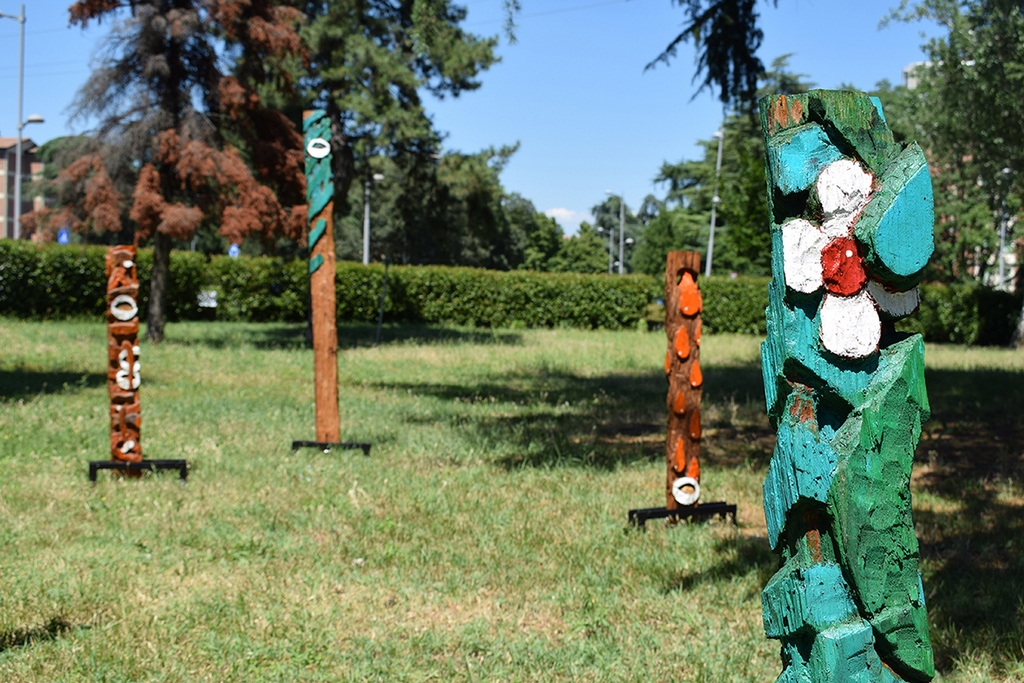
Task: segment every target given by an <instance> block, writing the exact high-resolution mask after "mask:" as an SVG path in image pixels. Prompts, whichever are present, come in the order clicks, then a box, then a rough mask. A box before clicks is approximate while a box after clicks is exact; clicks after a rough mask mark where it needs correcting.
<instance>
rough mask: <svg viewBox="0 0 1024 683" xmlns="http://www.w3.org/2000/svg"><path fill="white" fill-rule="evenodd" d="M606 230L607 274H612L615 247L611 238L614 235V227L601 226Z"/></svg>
mask: <svg viewBox="0 0 1024 683" xmlns="http://www.w3.org/2000/svg"><path fill="white" fill-rule="evenodd" d="M601 230H607V231H608V274H609V275H611V274H612V267H613V264H614V263H615V247H613V246H612V239H613V238H614V237H615V228H601Z"/></svg>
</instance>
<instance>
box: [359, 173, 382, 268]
mask: <svg viewBox="0 0 1024 683" xmlns="http://www.w3.org/2000/svg"><path fill="white" fill-rule="evenodd" d="M374 180H378V181H379V180H384V174H383V173H374V174H373V175H372V176H371V175H369V174H367V176H366V185H365V187H364V192H363V265H364V266H367V265H369V264H370V185H371V184H372V181H374Z"/></svg>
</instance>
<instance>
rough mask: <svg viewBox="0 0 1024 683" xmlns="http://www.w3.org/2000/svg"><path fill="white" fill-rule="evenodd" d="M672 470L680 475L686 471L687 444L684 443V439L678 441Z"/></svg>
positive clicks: (680, 438)
mask: <svg viewBox="0 0 1024 683" xmlns="http://www.w3.org/2000/svg"><path fill="white" fill-rule="evenodd" d="M672 470H673V472H678V473H679V474H682V473H683V472H685V471H686V444H684V443H683V437H679V438H678V439H676V447H675V450H674V451H673V457H672Z"/></svg>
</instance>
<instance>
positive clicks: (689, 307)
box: [679, 271, 704, 318]
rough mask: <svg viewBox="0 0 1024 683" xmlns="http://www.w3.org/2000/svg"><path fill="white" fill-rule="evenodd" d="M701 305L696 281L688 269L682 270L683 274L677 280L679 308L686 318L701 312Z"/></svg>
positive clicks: (702, 304)
mask: <svg viewBox="0 0 1024 683" xmlns="http://www.w3.org/2000/svg"><path fill="white" fill-rule="evenodd" d="M703 306H704V302H703V301H702V300H701V296H700V289H699V288H698V287H697V281H696V280H694V279H693V275H692V274H691V273H690V271H683V276H682V278H680V280H679V310H680V311H681V312H682V314H683V315H685V316H686V317H687V318H692V317H693V316H695V315H697V314H698V313H700V312H701V310H702V309H703Z"/></svg>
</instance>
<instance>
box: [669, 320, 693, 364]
mask: <svg viewBox="0 0 1024 683" xmlns="http://www.w3.org/2000/svg"><path fill="white" fill-rule="evenodd" d="M672 346H673V348H674V349H675V352H676V356H678V357H679V360H686V359H687V358H688V357H689V356H690V335H688V334H687V333H686V328H685V327H680V328H679V329H678V330H677V331H676V340H675V342H674V343H673V345H672Z"/></svg>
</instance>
